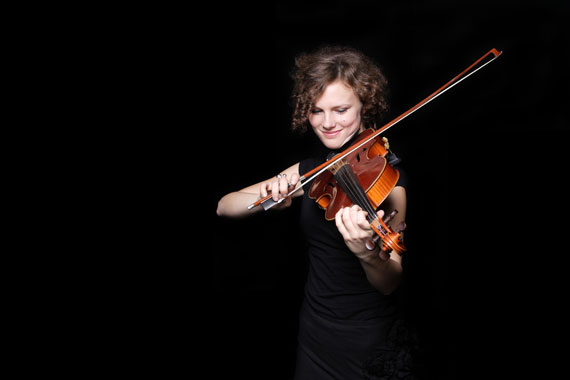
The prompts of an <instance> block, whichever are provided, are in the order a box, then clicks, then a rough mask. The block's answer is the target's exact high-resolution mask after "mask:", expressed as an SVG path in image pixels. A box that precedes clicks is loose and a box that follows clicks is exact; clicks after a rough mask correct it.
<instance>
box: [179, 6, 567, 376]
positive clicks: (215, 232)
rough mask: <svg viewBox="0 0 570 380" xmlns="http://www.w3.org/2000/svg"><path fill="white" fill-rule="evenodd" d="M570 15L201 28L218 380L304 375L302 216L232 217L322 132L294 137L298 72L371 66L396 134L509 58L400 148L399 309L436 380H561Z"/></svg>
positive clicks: (233, 15)
mask: <svg viewBox="0 0 570 380" xmlns="http://www.w3.org/2000/svg"><path fill="white" fill-rule="evenodd" d="M561 3H562V2H547V1H537V2H535V3H529V2H527V3H523V2H516V1H477V2H472V1H469V2H457V1H442V0H440V1H430V2H420V1H403V2H402V1H399V2H374V1H364V0H358V1H312V2H306V1H300V0H299V1H278V2H274V3H266V4H265V5H261V6H257V5H256V6H253V5H244V4H242V3H232V4H230V5H223V6H221V5H220V6H219V8H218V7H215V6H212V8H216V9H208V8H209V7H206V9H208V10H207V11H202V13H199V12H197V13H196V14H195V19H194V20H195V21H196V22H198V21H199V20H201V19H202V18H204V19H205V20H206V21H205V23H204V24H203V25H204V26H202V27H196V28H193V29H192V31H191V33H190V36H191V37H190V40H191V41H190V44H188V47H187V48H185V50H186V51H187V52H190V54H191V56H192V60H193V61H194V62H195V63H198V65H199V67H200V71H198V72H196V71H194V72H193V73H192V74H190V75H189V76H190V78H189V79H190V82H191V83H192V82H193V81H196V82H197V83H198V82H200V83H203V82H204V80H205V82H206V85H205V86H204V85H202V86H200V87H198V86H197V87H193V86H190V87H188V89H187V90H188V91H189V98H188V102H189V104H188V105H184V108H185V109H187V110H188V114H187V115H186V116H188V118H189V119H190V123H191V125H192V126H191V129H192V131H196V132H198V134H199V135H200V140H197V141H194V140H192V141H190V144H191V145H192V147H193V148H194V149H196V148H199V147H200V145H201V144H202V143H203V144H204V145H208V146H210V147H214V148H213V149H212V148H209V150H208V151H207V153H204V154H205V155H207V156H208V157H207V162H208V163H207V164H205V165H204V164H200V169H201V170H199V171H198V172H199V173H200V174H198V173H196V172H195V171H194V170H192V171H191V172H190V174H189V176H190V177H191V181H193V180H194V181H195V187H197V188H198V190H199V191H200V192H203V193H202V196H201V198H200V200H199V201H198V202H194V203H193V205H192V206H190V210H195V209H196V208H197V209H198V210H199V213H200V214H201V215H202V217H200V218H198V216H197V215H196V213H195V212H190V213H189V214H190V216H189V220H188V223H189V225H192V223H195V221H196V220H199V223H200V224H201V225H200V228H199V229H198V231H199V232H198V234H191V236H190V239H191V241H192V245H193V244H195V243H196V242H201V243H203V246H204V247H205V253H204V252H203V250H202V249H195V250H194V251H193V252H192V253H191V255H204V254H205V255H206V257H207V260H208V261H207V264H206V267H196V268H193V269H192V272H193V273H194V274H196V275H198V274H203V272H204V271H206V272H208V268H211V269H210V272H208V273H209V274H211V276H207V277H209V278H210V282H209V284H210V286H209V290H210V292H208V295H207V297H206V298H207V305H208V306H207V310H208V312H207V314H206V319H207V321H208V322H209V323H208V324H207V326H208V327H207V329H208V331H209V332H208V333H207V337H208V339H207V341H208V342H207V343H208V345H209V347H210V348H211V349H210V350H208V353H209V355H208V356H209V358H208V359H209V360H208V363H209V364H208V368H209V370H208V372H209V373H210V374H211V375H212V376H208V377H209V378H210V377H212V378H218V377H219V378H234V377H242V376H243V377H246V378H264V379H289V378H291V376H292V371H293V369H294V359H295V348H296V333H297V313H298V308H299V305H300V302H301V299H302V290H303V283H304V279H305V275H306V272H305V270H306V262H305V258H304V256H303V242H302V240H301V237H300V233H299V230H298V226H297V217H298V209H297V206H295V205H294V206H293V207H291V209H289V210H286V211H284V212H282V213H271V212H268V213H265V214H260V215H257V216H256V217H254V218H250V219H245V220H239V221H236V220H227V219H223V218H219V217H217V216H216V213H215V210H216V205H217V201H218V199H219V198H220V197H221V196H223V195H224V194H226V193H228V192H230V191H234V190H238V189H240V188H242V187H245V186H248V185H250V184H252V183H255V182H258V181H260V180H263V179H266V178H269V177H272V176H274V175H275V174H277V173H279V172H280V171H281V170H282V169H284V168H286V167H288V166H290V165H291V164H293V163H295V162H298V161H300V160H301V159H303V158H305V157H306V156H307V154H308V152H310V149H311V147H312V146H313V144H315V139H314V138H313V137H311V136H310V132H309V133H308V134H306V135H304V136H303V135H299V134H296V133H293V132H291V130H290V128H289V125H290V114H291V108H290V105H289V94H290V90H291V85H292V83H291V80H290V78H289V72H290V71H291V69H292V67H293V62H294V57H295V55H297V54H298V53H300V52H303V51H307V50H312V49H314V48H316V47H318V46H319V45H321V44H325V43H331V44H344V45H350V46H353V47H356V48H358V49H361V50H362V51H363V52H365V53H366V54H367V55H369V56H371V57H372V58H373V59H375V60H376V62H377V63H378V64H379V65H380V66H381V67H382V68H383V69H384V72H385V74H386V76H387V78H388V81H389V86H390V91H391V110H390V113H389V115H387V117H386V119H385V121H386V122H387V121H389V120H391V119H393V118H394V117H396V116H398V115H399V114H401V113H402V112H404V111H406V110H407V109H408V108H410V107H412V106H413V105H415V104H416V103H417V102H419V101H420V100H421V99H423V98H424V97H426V96H427V95H428V94H430V93H431V92H433V91H434V90H435V89H437V88H438V87H440V86H441V85H443V84H444V83H445V82H447V81H448V80H449V79H451V78H452V77H453V76H455V75H456V74H458V73H459V72H460V71H461V70H463V69H464V68H466V67H467V66H468V65H469V64H471V63H472V62H473V61H475V60H476V59H477V58H479V57H480V56H482V55H483V54H484V53H486V52H487V51H489V50H490V49H491V48H496V49H498V50H501V51H503V55H502V56H501V57H500V58H499V59H497V60H496V61H494V62H493V63H491V64H490V65H489V66H487V67H486V68H484V69H483V70H481V71H479V72H478V73H476V74H475V75H473V76H472V77H470V78H469V79H467V80H466V81H464V82H462V83H461V84H459V85H458V86H456V87H455V88H453V89H452V90H450V91H449V92H447V93H446V94H444V95H442V96H441V97H440V98H438V99H437V100H435V101H434V102H432V103H430V104H429V105H428V106H426V107H424V108H422V109H421V110H419V111H418V112H416V113H414V114H413V115H412V116H410V117H409V118H407V119H406V120H405V121H403V122H401V123H400V124H398V125H397V126H395V127H393V128H392V129H391V130H390V131H389V132H387V134H386V135H387V137H389V139H390V142H391V145H392V148H393V150H394V151H395V152H396V153H397V154H398V155H399V156H401V158H402V159H403V162H404V167H405V168H406V170H407V173H408V175H409V177H410V178H411V185H410V188H409V194H408V196H409V199H408V201H409V206H408V216H407V222H408V230H407V237H406V239H407V245H408V252H407V253H406V257H405V261H404V265H405V270H406V279H407V281H406V285H405V286H404V288H403V289H402V290H401V291H400V295H399V296H400V298H401V300H402V303H403V305H404V307H405V310H406V312H407V315H408V317H409V319H410V320H411V321H412V323H413V325H414V326H415V327H416V328H417V330H418V332H419V336H420V339H421V342H422V346H423V349H424V355H425V356H424V359H426V373H427V378H429V379H464V378H469V377H471V376H473V377H479V376H480V377H483V378H495V377H496V378H508V377H509V376H514V375H515V373H516V374H532V373H535V374H536V375H540V376H541V377H551V376H553V374H554V371H555V368H556V363H559V362H560V355H557V354H556V351H555V350H554V349H553V348H550V346H551V343H550V342H551V340H552V339H560V336H561V334H563V333H564V331H562V330H561V327H560V324H559V322H560V321H561V320H562V311H561V310H562V307H563V303H562V297H561V295H560V288H561V287H562V284H563V283H564V277H565V276H564V273H565V271H564V269H563V263H564V261H563V257H564V251H565V250H564V246H563V245H562V244H561V243H562V233H563V232H564V229H565V224H567V222H566V221H565V214H564V207H565V204H566V201H565V199H564V196H565V191H564V189H565V187H566V184H565V183H564V181H563V179H564V177H565V176H566V175H565V172H566V171H567V166H568V159H567V158H566V154H565V152H566V148H565V145H566V143H567V142H568V141H569V140H568V137H569V134H568V128H569V119H568V110H567V108H568V96H567V93H568V92H567V91H568V75H567V67H570V62H569V59H568V50H569V49H568V43H569V42H570V41H569V40H568V28H567V26H566V23H567V20H568V16H569V14H568V7H567V6H562V5H558V4H561ZM201 36H208V38H207V39H204V38H202V37H201ZM198 89H199V90H198ZM196 99H200V100H201V101H202V102H199V101H197V100H196ZM204 101H205V102H204ZM204 103H205V105H206V107H205V108H203V107H201V106H200V107H201V108H199V106H198V104H204ZM198 109H199V110H198ZM204 112H206V113H207V114H206V115H204ZM204 118H206V119H207V122H203V121H200V120H204ZM190 135H192V132H191V133H190ZM202 136H203V137H202ZM188 160H189V161H190V164H189V166H190V167H194V166H195V164H193V163H192V160H194V159H193V158H189V159H188ZM194 176H195V177H194ZM198 178H199V180H198ZM193 187H194V186H193ZM195 190H196V189H195ZM190 229H191V230H193V229H192V228H190ZM191 260H193V259H191ZM192 275H193V274H192ZM200 288H203V285H201V287H200ZM195 293H201V292H200V290H197V289H195V290H193V291H192V294H195ZM197 313H202V312H201V311H197ZM198 330H200V329H199V328H198ZM196 333H199V331H196ZM224 376H229V377H224Z"/></svg>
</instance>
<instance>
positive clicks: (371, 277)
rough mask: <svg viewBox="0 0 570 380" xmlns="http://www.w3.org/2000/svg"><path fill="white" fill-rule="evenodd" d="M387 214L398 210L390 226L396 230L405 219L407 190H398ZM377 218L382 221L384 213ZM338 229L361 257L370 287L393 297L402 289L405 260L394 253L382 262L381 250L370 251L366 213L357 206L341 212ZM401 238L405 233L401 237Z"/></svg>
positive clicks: (394, 192) (338, 218) (349, 245)
mask: <svg viewBox="0 0 570 380" xmlns="http://www.w3.org/2000/svg"><path fill="white" fill-rule="evenodd" d="M383 206H384V208H386V210H389V211H391V210H393V209H397V210H398V213H397V214H396V215H395V216H394V218H393V219H392V220H391V222H390V225H391V226H397V225H398V224H400V223H401V222H403V221H404V220H405V217H406V190H405V189H404V188H403V187H400V186H397V187H395V188H394V190H393V191H392V193H390V195H389V196H388V198H387V199H386V201H385V202H384V204H383ZM378 216H379V217H380V218H382V217H383V216H384V211H382V210H380V211H379V212H378ZM336 225H337V228H338V230H339V232H340V233H341V234H342V236H343V238H344V241H345V243H346V245H347V247H348V248H349V249H350V250H351V251H352V252H353V253H354V254H355V255H356V257H358V259H359V260H360V264H361V265H362V268H363V269H364V272H365V273H366V277H367V279H368V281H369V282H370V284H372V286H374V287H375V288H376V289H378V290H379V291H380V292H382V293H383V294H390V293H392V292H393V291H394V290H396V288H397V287H398V286H399V285H400V282H401V280H402V258H401V257H400V255H398V254H397V253H392V254H391V256H390V258H389V259H388V260H383V259H382V258H381V257H380V255H379V253H380V248H378V247H377V248H376V249H375V250H373V251H370V250H368V249H367V248H366V242H367V241H368V240H370V239H371V238H372V236H373V235H374V232H373V231H372V229H371V228H370V224H369V223H368V221H367V220H366V212H365V211H363V210H362V209H361V208H360V207H358V206H352V207H347V208H344V209H341V210H340V211H339V212H338V213H337V214H336ZM401 234H402V233H401Z"/></svg>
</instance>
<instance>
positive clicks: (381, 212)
mask: <svg viewBox="0 0 570 380" xmlns="http://www.w3.org/2000/svg"><path fill="white" fill-rule="evenodd" d="M376 215H378V218H380V219H382V218H383V217H384V210H378V211H377V212H376Z"/></svg>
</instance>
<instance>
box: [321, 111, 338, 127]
mask: <svg viewBox="0 0 570 380" xmlns="http://www.w3.org/2000/svg"><path fill="white" fill-rule="evenodd" d="M334 125H335V121H334V117H333V115H332V114H330V113H327V112H325V120H324V121H323V128H327V129H330V128H333V127H334Z"/></svg>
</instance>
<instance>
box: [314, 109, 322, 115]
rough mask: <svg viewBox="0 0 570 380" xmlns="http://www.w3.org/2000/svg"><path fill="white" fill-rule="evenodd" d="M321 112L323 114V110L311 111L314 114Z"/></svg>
mask: <svg viewBox="0 0 570 380" xmlns="http://www.w3.org/2000/svg"><path fill="white" fill-rule="evenodd" d="M319 112H322V111H321V110H311V113H312V114H315V113H319Z"/></svg>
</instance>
